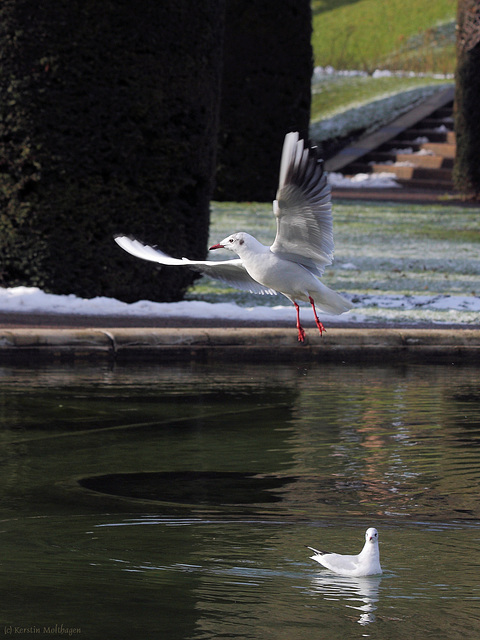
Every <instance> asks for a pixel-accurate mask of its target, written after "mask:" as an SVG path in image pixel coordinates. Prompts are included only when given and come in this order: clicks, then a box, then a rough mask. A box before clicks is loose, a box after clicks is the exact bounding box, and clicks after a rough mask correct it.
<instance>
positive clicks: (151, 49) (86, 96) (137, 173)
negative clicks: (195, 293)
mask: <svg viewBox="0 0 480 640" xmlns="http://www.w3.org/2000/svg"><path fill="white" fill-rule="evenodd" d="M222 8H223V0H209V1H206V2H202V3H201V6H200V5H199V7H198V8H196V7H194V6H192V5H191V3H189V2H188V0H183V1H182V0H171V1H167V2H161V3H152V2H150V1H149V0H140V1H139V2H136V3H134V4H132V3H131V2H130V1H129V0H117V1H116V2H109V1H106V2H101V3H98V2H94V1H93V0H43V1H42V2H40V3H38V2H37V1H36V0H5V1H4V2H3V3H2V4H1V7H0V59H1V60H2V64H1V67H0V90H1V92H2V96H4V99H3V101H2V103H1V105H0V158H1V164H0V255H1V264H0V283H1V284H3V285H8V286H14V285H37V286H41V287H43V288H44V289H45V290H47V291H52V292H55V293H75V294H77V295H80V296H86V297H91V296H96V295H109V296H115V297H118V298H121V299H124V300H127V301H131V300H137V299H139V298H142V297H147V296H148V297H149V298H153V299H158V300H174V299H179V298H180V297H181V296H182V294H183V292H184V290H185V289H186V287H187V286H188V285H189V284H190V283H191V282H192V280H193V278H194V275H193V274H191V273H190V272H189V271H187V270H184V269H182V270H180V269H179V270H172V269H171V270H168V272H166V271H161V270H159V269H155V267H154V266H153V265H149V264H147V263H143V262H141V261H138V260H134V259H133V258H131V257H129V256H128V255H127V254H124V253H123V252H122V251H121V250H120V249H119V248H118V247H117V246H116V244H115V243H114V242H113V238H112V236H113V234H114V233H116V232H123V233H132V234H135V235H137V236H139V237H140V238H142V239H144V240H146V241H149V242H153V243H158V244H159V245H160V246H161V247H162V248H163V249H164V250H166V251H170V252H172V253H174V254H176V255H184V254H187V253H188V254H189V255H190V256H192V257H198V258H200V257H202V256H203V255H204V252H205V247H206V241H207V235H208V219H209V200H210V196H211V193H212V187H213V185H212V175H213V167H214V156H215V139H216V134H217V119H218V86H219V81H220V60H221V33H222V29H223V12H222Z"/></svg>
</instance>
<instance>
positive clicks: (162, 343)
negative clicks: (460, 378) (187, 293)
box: [0, 327, 480, 364]
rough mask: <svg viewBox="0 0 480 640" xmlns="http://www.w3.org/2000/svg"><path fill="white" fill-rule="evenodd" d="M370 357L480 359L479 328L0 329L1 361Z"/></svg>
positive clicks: (382, 359) (446, 360) (429, 360)
mask: <svg viewBox="0 0 480 640" xmlns="http://www.w3.org/2000/svg"><path fill="white" fill-rule="evenodd" d="M85 359H90V360H98V359H100V360H105V359H107V360H115V361H125V362H127V361H135V360H136V361H144V360H153V361H156V362H159V363H162V362H169V361H175V360H184V361H185V360H201V361H218V360H230V361H232V360H233V361H252V362H254V361H258V362H265V361H284V362H306V361H318V362H321V361H337V362H344V361H345V362H346V361H349V362H353V361H356V362H361V361H366V362H368V361H375V362H384V363H385V364H394V363H398V362H402V361H405V362H408V361H410V362H419V363H423V362H425V363H435V362H438V363H445V364H449V363H451V364H456V363H469V364H478V363H480V330H479V329H436V328H435V329H414V328H402V329H392V328H371V329H370V328H359V329H356V328H331V329H328V331H327V333H325V334H324V335H323V336H320V335H318V334H316V333H315V331H314V330H313V329H310V331H307V338H306V341H305V343H303V344H300V343H298V342H297V338H296V331H294V330H292V329H290V328H289V329H286V328H230V327H229V328H225V327H224V328H184V327H182V328H158V329H157V328H145V327H142V328H123V327H116V328H108V327H106V328H88V329H75V328H68V329H51V328H49V329H47V328H13V329H0V363H5V364H7V363H16V362H25V361H27V362H41V361H74V360H85Z"/></svg>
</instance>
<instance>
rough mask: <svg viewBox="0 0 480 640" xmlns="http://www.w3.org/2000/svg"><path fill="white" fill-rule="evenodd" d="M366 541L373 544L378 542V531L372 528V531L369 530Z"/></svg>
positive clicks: (366, 533)
mask: <svg viewBox="0 0 480 640" xmlns="http://www.w3.org/2000/svg"><path fill="white" fill-rule="evenodd" d="M365 541H366V542H371V543H372V544H375V542H378V531H377V530H376V529H375V527H370V529H367V531H366V532H365Z"/></svg>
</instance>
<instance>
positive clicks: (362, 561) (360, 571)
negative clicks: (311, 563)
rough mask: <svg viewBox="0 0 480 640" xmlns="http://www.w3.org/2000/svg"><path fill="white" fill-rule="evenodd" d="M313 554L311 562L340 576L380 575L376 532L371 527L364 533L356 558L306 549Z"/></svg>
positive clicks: (380, 568)
mask: <svg viewBox="0 0 480 640" xmlns="http://www.w3.org/2000/svg"><path fill="white" fill-rule="evenodd" d="M307 549H310V550H311V551H313V552H314V554H315V555H313V556H311V559H312V560H316V561H317V562H319V563H320V564H321V565H323V566H324V567H326V568H327V569H330V571H333V572H334V573H339V574H340V575H342V576H352V577H359V576H373V575H377V574H379V573H382V567H381V566H380V551H379V549H378V531H377V530H376V529H374V528H373V527H370V529H367V531H366V533H365V545H364V547H363V549H362V550H361V551H360V553H359V554H358V556H343V555H341V554H339V553H330V552H328V551H318V550H317V549H314V548H313V547H307Z"/></svg>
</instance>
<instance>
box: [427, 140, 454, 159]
mask: <svg viewBox="0 0 480 640" xmlns="http://www.w3.org/2000/svg"><path fill="white" fill-rule="evenodd" d="M456 148H457V147H456V145H455V144H454V143H452V142H426V143H424V144H422V149H425V151H432V152H433V153H434V154H435V155H438V156H442V158H452V159H453V158H455V151H456Z"/></svg>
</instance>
